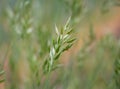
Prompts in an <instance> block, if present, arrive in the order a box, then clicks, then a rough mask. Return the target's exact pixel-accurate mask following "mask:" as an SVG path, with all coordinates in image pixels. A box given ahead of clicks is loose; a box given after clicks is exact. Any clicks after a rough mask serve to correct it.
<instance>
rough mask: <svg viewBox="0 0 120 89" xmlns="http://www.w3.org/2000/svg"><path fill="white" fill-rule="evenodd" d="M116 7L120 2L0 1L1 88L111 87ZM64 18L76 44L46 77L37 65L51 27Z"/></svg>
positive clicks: (118, 20)
mask: <svg viewBox="0 0 120 89" xmlns="http://www.w3.org/2000/svg"><path fill="white" fill-rule="evenodd" d="M119 6H120V1H119V0H0V70H4V71H5V73H4V75H2V76H0V79H3V78H4V79H5V81H4V82H3V83H0V89H115V87H116V84H115V80H116V79H115V75H114V71H115V69H114V68H115V60H116V58H117V57H118V56H119V52H118V51H117V49H119V44H120V42H119V39H120V7H119ZM69 17H71V20H70V25H71V27H72V28H73V29H74V34H75V38H76V39H77V40H76V41H75V43H74V45H73V46H72V48H71V49H69V50H68V51H66V52H65V53H63V54H62V55H61V57H60V59H59V63H60V64H62V67H60V68H58V69H56V70H55V71H53V72H52V73H51V75H50V77H49V78H47V76H46V75H43V74H42V67H41V66H42V63H43V62H44V59H45V58H46V57H47V56H48V54H49V46H50V42H51V40H52V39H54V38H55V37H56V34H55V24H56V25H57V26H58V28H60V27H62V26H64V25H65V22H66V21H67V19H68V18H69ZM36 71H39V74H38V75H36V74H35V73H36ZM36 76H37V77H36ZM118 79H120V78H118ZM48 80H49V81H48ZM119 83H120V82H119ZM39 84H40V86H39V87H37V86H38V85H39ZM118 85H119V84H118ZM118 89H119V88H118Z"/></svg>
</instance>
